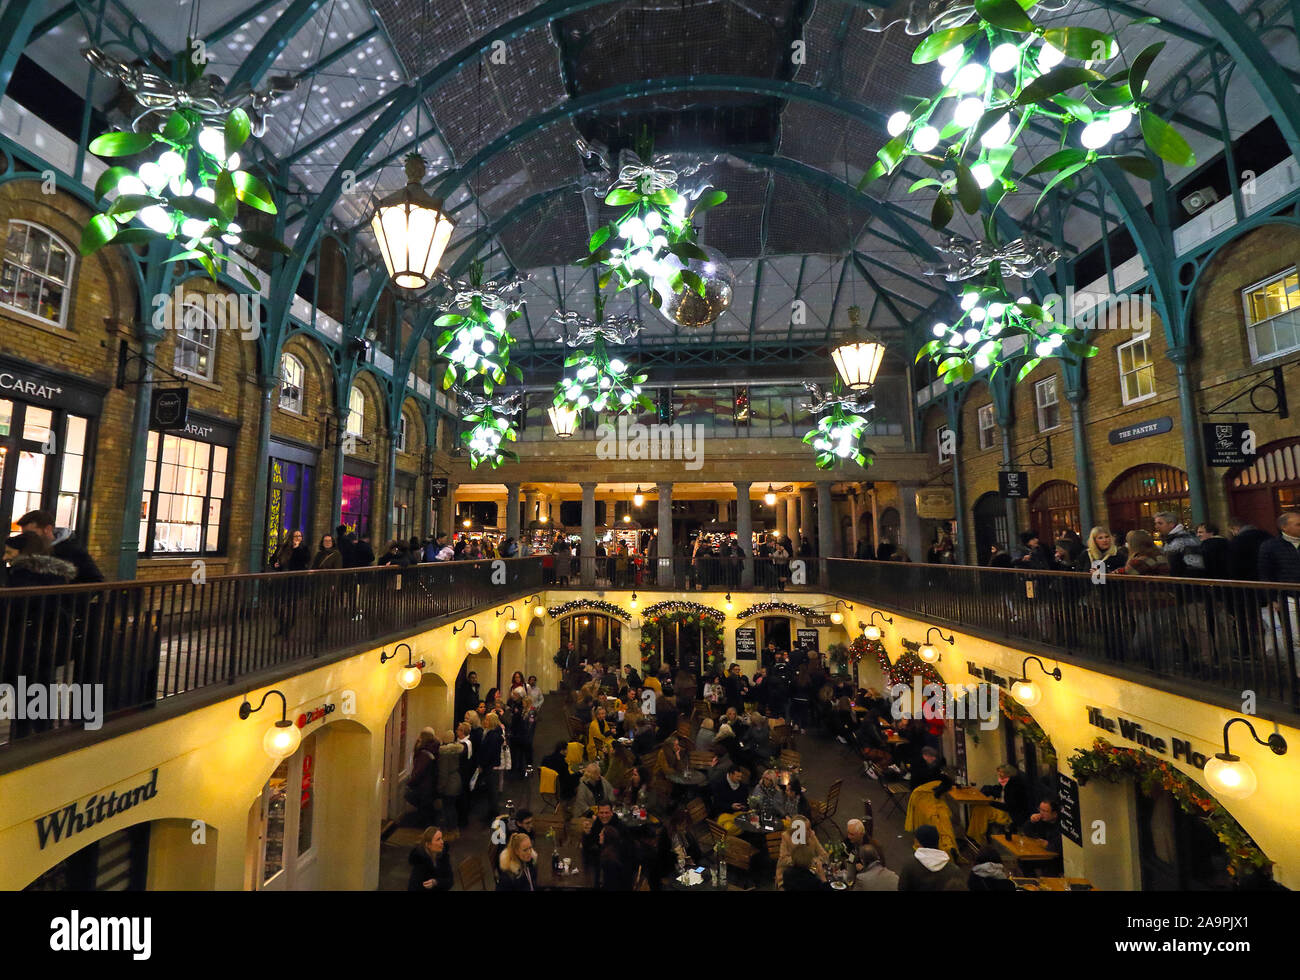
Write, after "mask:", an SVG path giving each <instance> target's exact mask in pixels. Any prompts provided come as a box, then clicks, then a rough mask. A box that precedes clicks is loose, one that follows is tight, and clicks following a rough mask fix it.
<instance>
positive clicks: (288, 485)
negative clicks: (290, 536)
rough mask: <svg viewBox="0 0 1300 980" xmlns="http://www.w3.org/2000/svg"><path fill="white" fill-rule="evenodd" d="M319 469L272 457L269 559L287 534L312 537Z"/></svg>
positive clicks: (268, 525)
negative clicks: (313, 488) (314, 487)
mask: <svg viewBox="0 0 1300 980" xmlns="http://www.w3.org/2000/svg"><path fill="white" fill-rule="evenodd" d="M314 474H315V470H314V468H313V467H311V466H308V465H306V464H304V463H294V462H290V461H289V460H285V459H275V458H274V457H272V459H271V470H270V479H269V480H268V481H267V494H266V560H267V562H270V561H271V560H272V559H274V558H275V553H276V551H277V550H278V549H279V547H280V543H281V542H282V541H283V540H284V537H285V535H286V534H287V533H290V532H293V531H301V532H302V535H303V539H304V540H307V541H308V542H310V539H311V533H310V532H311V500H312V485H313V477H314Z"/></svg>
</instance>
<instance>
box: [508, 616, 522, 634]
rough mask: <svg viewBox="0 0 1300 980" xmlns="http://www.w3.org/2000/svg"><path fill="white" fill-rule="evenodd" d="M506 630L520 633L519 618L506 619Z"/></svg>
mask: <svg viewBox="0 0 1300 980" xmlns="http://www.w3.org/2000/svg"><path fill="white" fill-rule="evenodd" d="M506 632H507V633H518V632H519V620H517V619H507V620H506Z"/></svg>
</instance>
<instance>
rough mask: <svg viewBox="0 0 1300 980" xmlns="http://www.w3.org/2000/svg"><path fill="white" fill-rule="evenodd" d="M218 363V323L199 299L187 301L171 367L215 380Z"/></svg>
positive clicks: (177, 333) (205, 378) (177, 334)
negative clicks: (214, 375)
mask: <svg viewBox="0 0 1300 980" xmlns="http://www.w3.org/2000/svg"><path fill="white" fill-rule="evenodd" d="M216 363H217V325H216V324H215V323H214V322H213V320H212V317H210V316H209V315H208V311H207V310H205V309H204V308H203V304H202V303H201V302H199V301H198V300H194V299H191V300H187V301H186V303H185V305H184V306H183V307H182V308H181V322H180V325H179V326H178V327H177V329H176V356H175V357H174V358H173V363H172V367H173V368H174V369H175V370H177V371H180V372H181V373H182V374H188V375H191V376H192V377H195V378H203V379H204V380H205V381H211V380H212V372H213V369H214V368H215V367H216Z"/></svg>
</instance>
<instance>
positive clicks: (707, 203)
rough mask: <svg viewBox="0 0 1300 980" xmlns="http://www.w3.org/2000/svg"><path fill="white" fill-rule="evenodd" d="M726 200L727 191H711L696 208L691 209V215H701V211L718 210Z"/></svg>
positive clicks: (700, 200)
mask: <svg viewBox="0 0 1300 980" xmlns="http://www.w3.org/2000/svg"><path fill="white" fill-rule="evenodd" d="M726 199H727V192H726V191H709V192H708V193H707V194H705V195H703V196H702V197H701V198H700V199H699V200H698V201H697V202H696V204H695V207H693V208H691V214H699V213H700V212H701V211H707V210H708V209H709V208H716V207H717V206H718V205H719V204H721V203H722V202H723V201H725V200H726Z"/></svg>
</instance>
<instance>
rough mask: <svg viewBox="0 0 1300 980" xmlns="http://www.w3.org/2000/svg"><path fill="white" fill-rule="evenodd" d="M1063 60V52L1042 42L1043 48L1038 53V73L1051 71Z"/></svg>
mask: <svg viewBox="0 0 1300 980" xmlns="http://www.w3.org/2000/svg"><path fill="white" fill-rule="evenodd" d="M1064 60H1065V52H1064V51H1062V50H1061V49H1060V48H1058V47H1055V46H1053V45H1051V44H1048V43H1047V42H1046V41H1044V42H1043V46H1042V48H1041V49H1040V50H1039V52H1038V68H1039V70H1040V71H1051V70H1052V69H1053V68H1055V67H1056V66H1057V65H1059V64H1060V63H1061V62H1062V61H1064Z"/></svg>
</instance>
